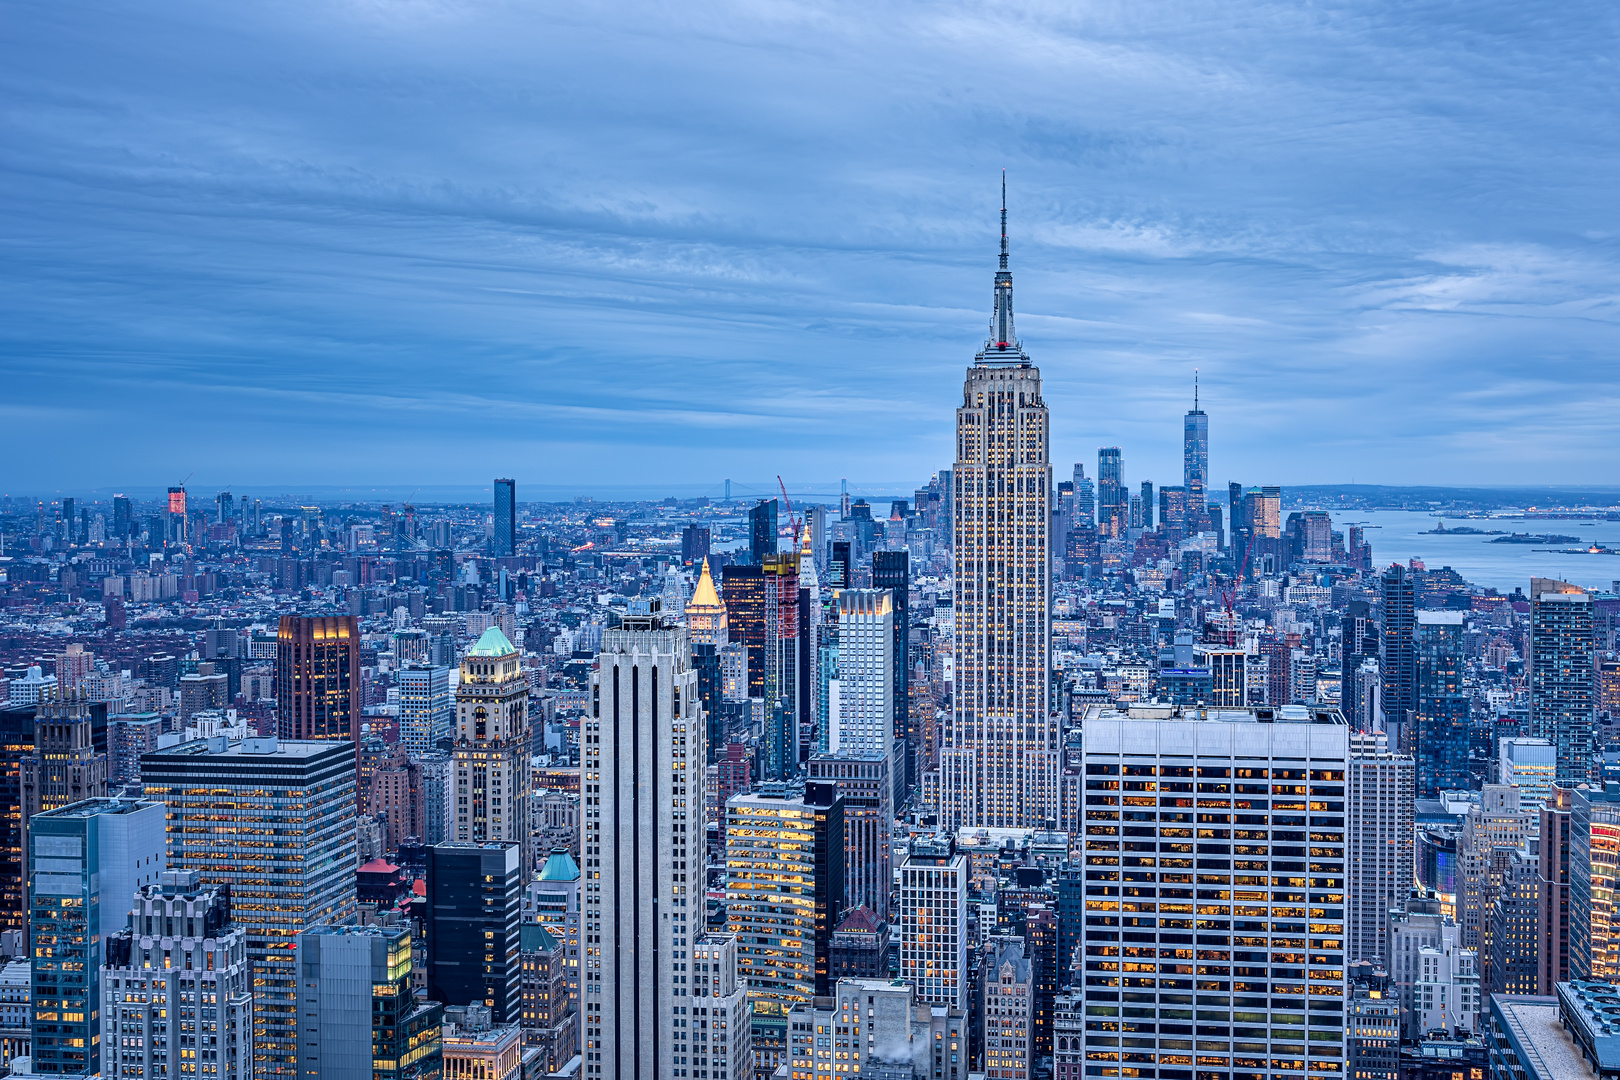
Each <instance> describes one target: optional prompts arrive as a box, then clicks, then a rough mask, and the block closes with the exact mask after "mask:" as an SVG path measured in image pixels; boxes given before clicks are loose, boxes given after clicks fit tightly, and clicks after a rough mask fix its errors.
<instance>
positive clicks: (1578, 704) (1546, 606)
mask: <svg viewBox="0 0 1620 1080" xmlns="http://www.w3.org/2000/svg"><path fill="white" fill-rule="evenodd" d="M1526 667H1527V668H1528V670H1527V672H1526V674H1527V675H1528V676H1529V681H1530V734H1532V735H1536V736H1539V737H1540V738H1543V739H1548V740H1550V741H1551V742H1552V744H1553V748H1554V750H1555V751H1556V752H1557V754H1558V782H1559V783H1561V784H1562V783H1569V784H1579V783H1584V782H1585V781H1587V780H1589V779H1590V780H1596V779H1598V770H1599V768H1600V767H1601V765H1602V760H1601V758H1599V757H1598V755H1597V754H1595V753H1593V733H1592V727H1593V719H1594V718H1593V706H1594V699H1595V696H1596V694H1595V691H1596V687H1595V685H1594V671H1593V665H1592V596H1591V594H1590V593H1587V592H1584V591H1582V590H1581V589H1578V588H1576V587H1575V586H1573V585H1571V584H1569V583H1568V582H1566V581H1553V580H1550V579H1548V578H1532V579H1531V581H1530V662H1529V664H1527V665H1526Z"/></svg>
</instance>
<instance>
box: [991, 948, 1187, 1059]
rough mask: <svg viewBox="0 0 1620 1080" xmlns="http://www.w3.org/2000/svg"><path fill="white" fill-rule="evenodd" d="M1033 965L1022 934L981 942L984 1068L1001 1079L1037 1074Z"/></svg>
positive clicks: (1034, 970)
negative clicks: (982, 952)
mask: <svg viewBox="0 0 1620 1080" xmlns="http://www.w3.org/2000/svg"><path fill="white" fill-rule="evenodd" d="M1036 967H1037V964H1036V963H1035V962H1034V961H1033V960H1032V959H1031V957H1030V955H1029V948H1028V945H1027V943H1026V942H1025V941H1024V939H1023V938H1021V937H1008V936H1004V935H1000V934H998V935H996V936H994V937H992V938H991V939H990V940H989V941H987V942H985V956H984V969H983V975H982V976H981V979H982V985H983V987H984V999H983V1010H984V1063H983V1069H984V1071H985V1072H986V1073H987V1074H993V1075H995V1076H999V1077H1002V1078H1003V1080H1030V1078H1031V1077H1033V1076H1034V1075H1035V1057H1036V1054H1035V982H1036ZM1093 1007H1096V1006H1093ZM1092 1038H1094V1036H1093V1037H1092ZM1092 1038H1088V1039H1087V1040H1086V1048H1087V1050H1088V1051H1089V1050H1090V1048H1091V1045H1092ZM1143 1056H1146V1055H1143ZM1092 1060H1097V1059H1092ZM1206 1061H1207V1058H1206ZM975 1071H977V1070H975Z"/></svg>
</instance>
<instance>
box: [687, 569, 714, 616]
mask: <svg viewBox="0 0 1620 1080" xmlns="http://www.w3.org/2000/svg"><path fill="white" fill-rule="evenodd" d="M686 606H687V607H692V608H706V607H707V608H717V607H719V606H720V594H719V593H717V592H715V591H714V578H712V577H710V576H709V560H708V559H707V558H705V559H704V560H703V573H702V574H701V575H700V576H699V577H698V583H697V588H695V589H693V590H692V600H691V602H690V603H689V604H687V605H686Z"/></svg>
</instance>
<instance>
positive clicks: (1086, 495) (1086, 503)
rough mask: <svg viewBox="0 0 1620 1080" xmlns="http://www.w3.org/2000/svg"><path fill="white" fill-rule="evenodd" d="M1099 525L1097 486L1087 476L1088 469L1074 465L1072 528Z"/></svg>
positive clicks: (1077, 464)
mask: <svg viewBox="0 0 1620 1080" xmlns="http://www.w3.org/2000/svg"><path fill="white" fill-rule="evenodd" d="M1095 524H1097V485H1096V484H1095V483H1094V482H1093V481H1092V479H1091V478H1090V477H1088V476H1087V475H1086V467H1085V465H1083V464H1082V463H1080V462H1078V461H1077V462H1075V463H1074V515H1073V518H1072V520H1071V521H1070V528H1073V527H1075V526H1077V525H1095Z"/></svg>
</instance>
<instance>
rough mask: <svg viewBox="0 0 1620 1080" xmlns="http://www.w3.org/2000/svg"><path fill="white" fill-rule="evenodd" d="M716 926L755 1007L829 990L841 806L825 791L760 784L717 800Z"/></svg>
mask: <svg viewBox="0 0 1620 1080" xmlns="http://www.w3.org/2000/svg"><path fill="white" fill-rule="evenodd" d="M725 812H726V919H727V929H728V930H729V931H730V932H731V933H733V934H735V935H736V936H737V971H738V974H739V975H740V976H741V977H742V978H744V979H745V980H746V981H747V984H748V993H749V996H750V997H751V998H753V999H755V1000H761V999H763V1000H767V1001H775V1002H780V1003H783V1004H797V1003H799V1002H805V1001H809V1000H810V999H811V998H812V997H818V996H821V997H824V996H826V995H827V994H828V993H829V992H830V986H831V981H830V976H831V970H830V965H831V947H832V934H833V929H834V928H835V927H836V926H837V925H838V921H839V918H840V915H841V912H842V911H843V899H844V803H843V799H842V798H841V797H840V796H839V794H838V789H837V786H836V785H835V784H831V783H826V782H822V781H815V780H812V781H809V782H808V783H806V784H805V785H804V786H803V787H802V788H800V787H792V788H790V787H788V786H787V785H785V784H767V785H765V786H764V787H762V788H760V790H758V791H756V792H753V793H751V794H744V795H733V796H732V797H731V798H730V799H729V800H727V802H726V811H725Z"/></svg>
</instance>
